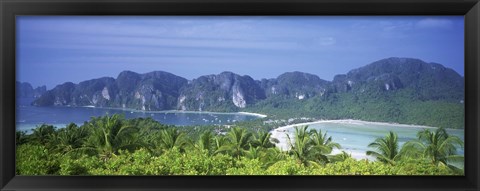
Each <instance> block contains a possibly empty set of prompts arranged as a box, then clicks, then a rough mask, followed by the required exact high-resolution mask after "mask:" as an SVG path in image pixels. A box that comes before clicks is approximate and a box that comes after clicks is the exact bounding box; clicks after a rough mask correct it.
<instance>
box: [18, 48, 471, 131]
mask: <svg viewBox="0 0 480 191" xmlns="http://www.w3.org/2000/svg"><path fill="white" fill-rule="evenodd" d="M17 86H19V88H18V89H19V90H22V91H23V90H25V91H29V90H30V89H31V88H30V89H29V88H20V83H19V84H17ZM464 90H465V82H464V77H462V76H461V75H460V74H458V73H457V72H455V71H454V70H452V69H450V68H446V67H444V66H442V65H440V64H436V63H426V62H424V61H422V60H419V59H414V58H395V57H392V58H386V59H382V60H379V61H376V62H373V63H370V64H368V65H365V66H363V67H360V68H355V69H352V70H350V71H349V72H347V73H346V74H338V75H336V76H335V77H334V79H333V80H332V81H326V80H322V79H321V78H320V77H318V76H316V75H314V74H309V73H304V72H298V71H297V72H294V71H291V72H285V73H283V74H281V75H279V76H278V77H277V78H272V79H259V80H254V79H253V78H251V77H250V76H248V75H244V76H241V75H238V74H235V73H232V72H222V73H220V74H216V75H215V74H211V75H205V76H200V77H198V78H196V79H192V80H187V79H185V78H183V77H180V76H176V75H174V74H170V73H168V72H162V71H154V72H149V73H145V74H138V73H135V72H130V71H124V72H121V73H120V74H119V75H118V77H117V78H116V79H114V78H111V77H105V78H98V79H91V80H87V81H83V82H80V83H79V84H74V83H71V82H67V83H64V84H61V85H58V86H56V87H55V88H53V89H52V90H49V91H47V92H46V93H44V94H42V95H41V97H39V98H38V99H36V100H35V101H34V102H33V104H34V105H36V106H52V105H55V106H86V105H93V106H96V107H115V108H130V109H137V110H144V111H158V110H187V111H217V112H237V111H250V112H256V113H263V114H267V115H269V116H272V118H273V119H274V120H278V119H280V120H281V119H289V118H302V117H308V118H314V119H347V118H351V119H361V120H367V121H381V122H395V123H403V124H416V125H427V126H433V127H443V128H456V129H461V128H464V99H465V96H464ZM25 93H26V92H25ZM19 95H22V92H20V93H19Z"/></svg>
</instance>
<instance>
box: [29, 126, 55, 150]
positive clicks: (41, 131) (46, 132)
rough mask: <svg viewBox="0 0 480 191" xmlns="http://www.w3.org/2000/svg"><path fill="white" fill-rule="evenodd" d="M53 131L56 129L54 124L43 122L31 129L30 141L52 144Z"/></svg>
mask: <svg viewBox="0 0 480 191" xmlns="http://www.w3.org/2000/svg"><path fill="white" fill-rule="evenodd" d="M55 133H56V129H55V127H54V126H52V125H46V124H43V125H41V126H39V127H37V128H35V129H33V132H32V135H31V138H32V141H34V142H36V143H38V144H41V145H44V146H47V147H49V146H52V144H51V141H52V140H53V138H54V136H55Z"/></svg>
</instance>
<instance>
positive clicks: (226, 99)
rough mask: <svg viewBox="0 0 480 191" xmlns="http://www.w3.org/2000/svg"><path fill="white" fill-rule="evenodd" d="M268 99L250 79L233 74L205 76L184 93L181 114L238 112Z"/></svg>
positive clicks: (179, 104) (181, 96)
mask: <svg viewBox="0 0 480 191" xmlns="http://www.w3.org/2000/svg"><path fill="white" fill-rule="evenodd" d="M262 99H265V92H264V91H263V90H262V89H261V88H260V86H259V85H258V84H257V83H256V82H255V80H253V79H252V78H251V77H250V76H240V75H238V74H234V73H232V72H222V73H220V74H218V75H207V76H201V77H199V78H197V79H194V80H192V81H191V82H189V83H188V85H186V86H185V87H183V88H182V90H181V95H180V97H179V99H178V106H177V108H178V109H180V110H197V111H203V110H209V109H212V108H216V109H219V110H226V111H229V110H236V109H237V108H245V107H247V105H249V104H254V103H255V102H256V101H258V100H262Z"/></svg>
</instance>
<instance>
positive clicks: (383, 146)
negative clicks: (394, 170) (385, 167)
mask: <svg viewBox="0 0 480 191" xmlns="http://www.w3.org/2000/svg"><path fill="white" fill-rule="evenodd" d="M368 147H372V148H375V151H367V155H372V156H374V157H376V158H377V160H379V161H381V162H383V163H388V164H392V165H393V164H395V161H397V160H399V159H400V156H401V155H400V154H399V150H398V148H399V146H398V136H397V134H396V133H394V132H392V131H390V132H389V133H388V134H387V135H386V136H385V137H384V138H377V139H375V141H374V142H372V143H370V144H369V145H368Z"/></svg>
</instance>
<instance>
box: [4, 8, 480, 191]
mask: <svg viewBox="0 0 480 191" xmlns="http://www.w3.org/2000/svg"><path fill="white" fill-rule="evenodd" d="M18 15H464V16H465V86H466V90H465V103H466V104H465V121H466V124H465V167H466V169H465V176H137V177H135V176H128V177H125V176H15V79H16V78H15V17H16V16H18ZM0 20H1V24H0V27H1V29H0V36H1V41H0V59H1V65H0V73H1V74H0V92H1V93H0V106H1V107H0V137H1V138H0V188H1V190H462V191H465V190H472V191H473V190H479V182H480V181H479V178H480V176H479V168H478V167H479V161H480V160H479V156H480V155H479V154H480V152H479V145H480V142H479V139H478V138H479V137H480V134H479V131H478V128H479V116H480V115H479V113H478V110H479V108H480V105H479V102H478V100H479V98H480V97H479V95H480V94H479V90H478V87H479V85H478V84H479V82H480V80H479V74H480V70H479V68H480V67H479V65H480V61H479V55H480V51H479V46H480V41H479V36H480V30H479V27H480V3H479V1H478V0H463V1H460V0H137V1H136V0H104V1H93V0H63V1H60V0H0Z"/></svg>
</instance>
